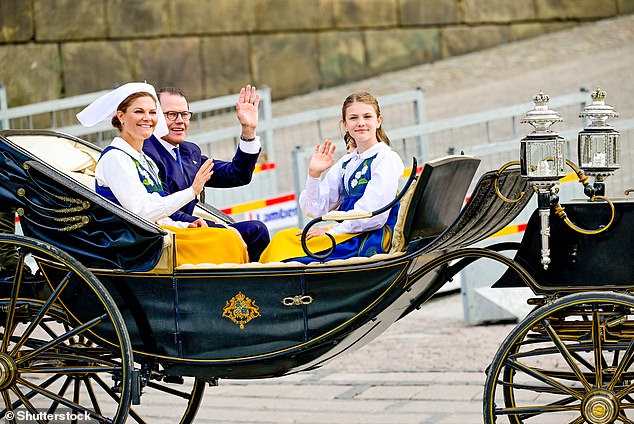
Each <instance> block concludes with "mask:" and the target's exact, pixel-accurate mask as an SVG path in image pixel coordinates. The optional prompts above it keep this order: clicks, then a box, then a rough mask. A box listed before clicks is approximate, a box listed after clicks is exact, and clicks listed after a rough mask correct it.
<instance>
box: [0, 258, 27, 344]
mask: <svg viewBox="0 0 634 424" xmlns="http://www.w3.org/2000/svg"><path fill="white" fill-rule="evenodd" d="M24 256H25V254H24V252H22V251H20V255H19V257H18V262H17V266H16V268H15V276H14V277H13V285H12V286H11V298H10V301H9V309H8V310H7V317H6V318H7V319H6V321H5V324H4V334H3V336H2V345H1V346H0V352H6V351H7V349H8V348H9V340H10V339H11V334H12V333H13V329H14V328H13V321H14V319H15V310H16V305H17V303H18V295H19V294H20V287H21V286H22V276H23V275H24Z"/></svg>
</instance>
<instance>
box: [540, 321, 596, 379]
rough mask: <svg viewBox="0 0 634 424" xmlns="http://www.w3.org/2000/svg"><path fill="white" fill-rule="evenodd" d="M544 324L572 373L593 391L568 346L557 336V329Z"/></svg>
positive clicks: (543, 322)
mask: <svg viewBox="0 0 634 424" xmlns="http://www.w3.org/2000/svg"><path fill="white" fill-rule="evenodd" d="M542 324H543V325H544V328H545V329H546V332H547V333H548V335H549V336H550V338H551V340H552V341H553V343H554V344H555V346H556V347H557V349H558V350H559V353H561V356H563V358H564V359H565V361H566V363H567V364H568V366H570V369H571V370H572V372H574V373H575V375H576V376H577V378H578V379H579V381H580V382H581V384H583V387H584V388H585V389H586V390H588V391H589V390H591V389H592V385H591V384H590V383H588V380H586V377H585V376H584V375H583V373H582V372H581V370H580V369H579V367H578V366H577V363H576V362H575V360H574V359H573V357H572V356H571V355H570V352H569V351H568V348H567V347H566V344H565V343H564V342H563V341H562V340H561V339H560V338H559V335H557V332H556V331H555V329H554V328H553V327H552V326H551V325H550V323H549V322H548V321H547V320H543V321H542Z"/></svg>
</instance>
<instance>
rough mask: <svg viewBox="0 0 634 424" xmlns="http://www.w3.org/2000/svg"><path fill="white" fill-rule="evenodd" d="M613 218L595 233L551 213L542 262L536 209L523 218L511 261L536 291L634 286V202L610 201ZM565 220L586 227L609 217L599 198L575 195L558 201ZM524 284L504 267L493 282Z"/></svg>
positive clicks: (599, 224)
mask: <svg viewBox="0 0 634 424" xmlns="http://www.w3.org/2000/svg"><path fill="white" fill-rule="evenodd" d="M613 204H614V220H613V222H612V224H611V225H610V227H609V228H608V229H606V230H605V231H603V232H601V233H598V234H583V233H580V232H579V231H575V230H573V229H572V228H570V227H569V226H568V225H566V223H565V222H564V221H563V220H562V219H561V218H559V217H558V216H556V215H555V214H554V212H551V216H550V237H549V246H550V258H551V262H550V264H549V266H548V268H547V269H544V268H543V266H542V265H541V262H540V260H541V245H542V244H541V243H542V242H541V227H540V220H539V215H538V211H537V210H536V211H535V212H534V213H533V214H532V216H531V218H530V219H529V221H528V224H527V227H526V231H525V233H524V236H523V238H522V241H521V244H520V247H519V250H518V251H517V254H516V256H515V258H514V259H515V261H516V262H517V263H518V264H520V265H521V266H522V267H523V268H525V269H526V270H527V271H528V272H529V273H530V274H531V275H532V276H533V277H534V280H535V281H534V283H533V284H532V285H531V289H532V290H533V291H534V292H535V293H536V294H551V293H557V292H562V293H566V292H578V291H585V290H628V289H631V288H632V286H634V265H633V264H632V260H631V252H632V251H633V250H634V227H633V226H632V222H634V202H632V201H631V200H614V201H613ZM562 206H563V207H564V209H565V212H566V214H567V215H568V218H569V219H570V221H572V222H573V223H574V224H575V225H577V226H578V227H581V228H585V229H598V228H601V227H602V226H605V225H607V224H608V223H609V222H610V217H611V213H610V207H609V206H608V205H607V203H605V202H603V201H599V200H597V201H594V202H591V201H589V200H578V201H574V202H570V203H565V204H563V205H562ZM520 285H523V283H522V282H520V281H519V280H518V278H517V274H516V273H515V272H511V271H510V270H509V271H507V272H506V273H505V274H504V275H503V276H502V277H501V278H500V280H499V281H498V282H496V283H495V284H494V287H517V286H520Z"/></svg>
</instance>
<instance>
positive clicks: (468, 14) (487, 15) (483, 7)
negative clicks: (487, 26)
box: [462, 0, 536, 23]
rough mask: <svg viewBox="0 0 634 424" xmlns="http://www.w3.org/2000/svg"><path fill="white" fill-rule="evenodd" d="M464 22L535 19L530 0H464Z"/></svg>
mask: <svg viewBox="0 0 634 424" xmlns="http://www.w3.org/2000/svg"><path fill="white" fill-rule="evenodd" d="M462 6H463V11H464V22H465V23H493V22H514V21H526V20H531V19H535V15H536V12H535V6H534V4H533V2H532V1H517V0H464V1H463V2H462Z"/></svg>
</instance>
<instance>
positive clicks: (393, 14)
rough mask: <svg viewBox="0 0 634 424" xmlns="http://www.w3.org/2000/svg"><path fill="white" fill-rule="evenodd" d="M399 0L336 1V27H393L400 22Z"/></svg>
mask: <svg viewBox="0 0 634 424" xmlns="http://www.w3.org/2000/svg"><path fill="white" fill-rule="evenodd" d="M397 10H398V1H397V0H345V1H335V3H334V13H335V27H337V28H372V27H393V26H396V25H397V24H398V13H397Z"/></svg>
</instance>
